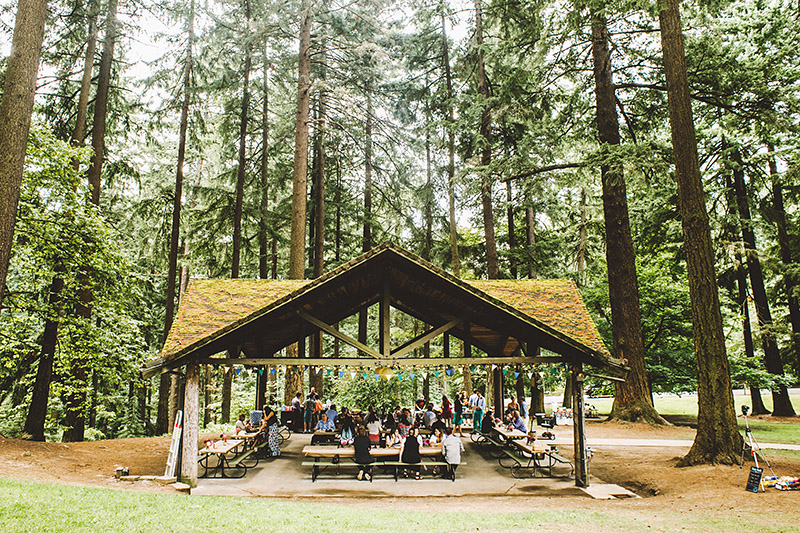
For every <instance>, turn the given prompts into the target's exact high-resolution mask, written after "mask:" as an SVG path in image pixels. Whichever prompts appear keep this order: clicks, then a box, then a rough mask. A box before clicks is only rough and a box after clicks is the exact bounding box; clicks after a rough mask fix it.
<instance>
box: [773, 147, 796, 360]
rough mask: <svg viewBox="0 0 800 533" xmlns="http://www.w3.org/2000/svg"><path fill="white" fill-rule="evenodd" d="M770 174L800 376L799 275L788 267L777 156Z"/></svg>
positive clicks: (789, 256) (788, 249) (789, 251)
mask: <svg viewBox="0 0 800 533" xmlns="http://www.w3.org/2000/svg"><path fill="white" fill-rule="evenodd" d="M769 151H770V153H774V152H775V147H774V146H772V145H770V146H769ZM769 175H770V178H771V179H772V208H773V216H774V218H775V227H776V229H777V230H778V248H779V249H780V254H781V256H780V257H781V263H783V270H784V272H783V290H784V292H785V293H786V302H787V304H788V306H789V322H790V323H791V325H792V337H791V340H792V342H791V344H792V349H793V351H794V370H795V375H796V376H800V303H799V302H798V298H797V286H798V276H797V274H796V273H794V272H792V271H791V270H790V269H789V268H788V267H789V265H791V264H793V263H795V261H794V257H793V253H792V247H791V245H790V242H791V237H790V236H789V232H788V231H787V229H786V208H785V207H784V205H783V186H782V184H781V179H780V175H779V174H778V165H777V163H776V162H775V156H771V157H770V158H769Z"/></svg>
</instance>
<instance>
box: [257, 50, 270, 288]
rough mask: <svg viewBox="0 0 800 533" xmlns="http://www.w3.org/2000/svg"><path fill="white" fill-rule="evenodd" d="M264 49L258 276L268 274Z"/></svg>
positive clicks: (266, 61)
mask: <svg viewBox="0 0 800 533" xmlns="http://www.w3.org/2000/svg"><path fill="white" fill-rule="evenodd" d="M267 51H268V50H267V49H265V50H264V99H263V106H262V109H261V205H260V213H261V217H260V218H259V221H258V277H259V278H261V279H267V278H268V276H269V262H268V261H269V255H268V254H269V252H268V250H267V246H268V242H267V233H268V232H267V215H268V214H269V69H270V63H269V57H268V55H267Z"/></svg>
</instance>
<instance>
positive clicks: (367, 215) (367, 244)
mask: <svg viewBox="0 0 800 533" xmlns="http://www.w3.org/2000/svg"><path fill="white" fill-rule="evenodd" d="M371 90H372V87H371V86H370V84H369V83H367V87H366V93H367V116H366V119H365V121H364V137H365V139H364V142H365V144H364V227H363V232H364V233H363V237H362V242H361V251H362V252H368V251H369V250H370V249H371V248H372V94H371ZM358 342H360V343H362V344H366V342H367V309H366V308H364V309H361V310H360V311H359V312H358ZM359 353H360V354H361V355H363V354H362V353H361V352H359Z"/></svg>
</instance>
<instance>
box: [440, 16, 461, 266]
mask: <svg viewBox="0 0 800 533" xmlns="http://www.w3.org/2000/svg"><path fill="white" fill-rule="evenodd" d="M442 8H443V9H442V11H441V19H442V64H443V65H444V79H445V84H446V88H447V92H446V94H445V97H446V106H447V121H446V124H447V125H446V128H447V200H448V206H449V207H448V217H449V223H450V255H451V260H452V263H453V275H454V276H455V277H457V278H458V277H461V261H460V258H459V255H458V228H457V226H456V195H455V175H456V164H455V157H456V156H455V154H456V148H455V146H456V141H455V131H454V129H455V126H454V124H455V118H454V115H453V77H452V75H451V73H450V46H449V43H448V41H447V26H446V23H445V18H444V4H442Z"/></svg>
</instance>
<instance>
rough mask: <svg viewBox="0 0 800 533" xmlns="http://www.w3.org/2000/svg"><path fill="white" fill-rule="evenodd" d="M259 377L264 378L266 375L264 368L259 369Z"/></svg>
mask: <svg viewBox="0 0 800 533" xmlns="http://www.w3.org/2000/svg"><path fill="white" fill-rule="evenodd" d="M258 375H259V376H263V375H264V369H263V368H259V369H258Z"/></svg>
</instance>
